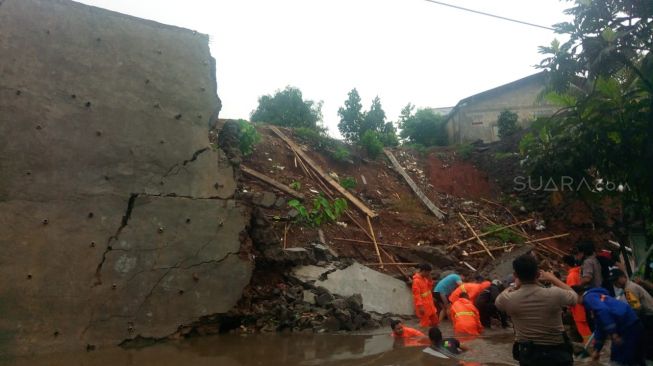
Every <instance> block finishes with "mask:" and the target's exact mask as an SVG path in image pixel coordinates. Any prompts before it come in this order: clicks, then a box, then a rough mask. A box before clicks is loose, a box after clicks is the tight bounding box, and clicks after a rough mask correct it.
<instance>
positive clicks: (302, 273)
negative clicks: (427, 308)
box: [292, 263, 413, 315]
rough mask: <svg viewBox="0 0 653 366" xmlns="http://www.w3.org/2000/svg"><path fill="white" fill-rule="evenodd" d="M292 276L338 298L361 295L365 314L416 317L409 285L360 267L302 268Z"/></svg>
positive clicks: (356, 265)
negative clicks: (322, 288) (366, 312)
mask: <svg viewBox="0 0 653 366" xmlns="http://www.w3.org/2000/svg"><path fill="white" fill-rule="evenodd" d="M324 274H326V278H325V279H324V276H323V275H324ZM292 276H293V277H295V278H297V279H298V280H300V281H303V282H308V283H312V284H313V285H315V286H322V287H324V288H326V289H327V290H329V291H330V292H331V293H333V294H336V295H340V296H351V295H354V294H360V295H361V296H362V297H363V309H364V310H366V311H371V312H375V313H379V314H386V313H390V314H397V315H412V314H413V300H412V293H411V291H410V289H409V288H408V287H407V286H406V283H404V282H403V281H400V280H398V279H396V278H393V277H390V276H388V275H386V274H383V273H381V272H377V271H375V270H373V269H370V268H368V267H365V266H363V265H361V264H359V263H354V264H352V265H351V266H349V267H347V268H345V269H337V268H335V267H333V266H329V267H319V266H301V267H297V268H295V269H294V270H293V271H292Z"/></svg>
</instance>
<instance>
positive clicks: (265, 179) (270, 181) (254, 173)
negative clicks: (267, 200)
mask: <svg viewBox="0 0 653 366" xmlns="http://www.w3.org/2000/svg"><path fill="white" fill-rule="evenodd" d="M240 170H242V171H243V173H245V174H247V175H249V176H251V177H254V178H256V179H259V180H261V181H263V182H265V183H267V184H269V185H271V186H272V187H274V188H276V189H278V190H280V191H282V192H285V193H288V194H289V195H291V196H293V197H295V198H297V199H299V200H303V199H304V195H303V194H301V193H299V192H297V191H296V190H294V189H292V188H290V187H288V186H287V185H285V184H283V183H280V182H277V181H276V180H274V179H272V178H270V177H268V176H267V175H265V174H263V173H259V172H257V171H256V170H254V169H250V168H248V167H246V166H244V165H242V164H241V165H240Z"/></svg>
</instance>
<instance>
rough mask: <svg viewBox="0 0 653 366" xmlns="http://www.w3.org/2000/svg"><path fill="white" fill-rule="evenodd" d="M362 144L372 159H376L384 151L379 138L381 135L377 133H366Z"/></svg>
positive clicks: (370, 131) (369, 131)
mask: <svg viewBox="0 0 653 366" xmlns="http://www.w3.org/2000/svg"><path fill="white" fill-rule="evenodd" d="M360 144H361V146H362V147H363V148H364V149H365V151H367V154H368V155H369V156H370V157H371V158H376V157H377V156H379V154H381V152H382V151H383V143H382V142H381V139H380V138H379V133H378V132H376V131H372V130H367V131H365V133H364V134H363V137H361V141H360Z"/></svg>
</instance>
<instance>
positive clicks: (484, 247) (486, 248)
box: [458, 212, 495, 259]
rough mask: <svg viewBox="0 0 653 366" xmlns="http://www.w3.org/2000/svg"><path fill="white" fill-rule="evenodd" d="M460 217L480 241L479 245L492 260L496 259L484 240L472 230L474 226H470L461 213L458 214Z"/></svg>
mask: <svg viewBox="0 0 653 366" xmlns="http://www.w3.org/2000/svg"><path fill="white" fill-rule="evenodd" d="M458 216H460V218H461V219H462V220H463V221H464V222H465V225H467V228H468V229H469V231H471V232H472V234H473V235H474V236H475V237H476V241H478V243H479V244H481V246H482V247H483V249H485V251H486V252H487V254H488V255H489V256H490V258H492V259H495V258H494V255H492V252H491V251H490V250H489V249H488V247H487V246H486V245H485V243H484V242H483V240H481V238H480V237H479V236H478V235H477V234H476V231H474V228H472V226H471V225H470V224H469V222H467V220H466V219H465V216H463V214H461V213H460V212H458Z"/></svg>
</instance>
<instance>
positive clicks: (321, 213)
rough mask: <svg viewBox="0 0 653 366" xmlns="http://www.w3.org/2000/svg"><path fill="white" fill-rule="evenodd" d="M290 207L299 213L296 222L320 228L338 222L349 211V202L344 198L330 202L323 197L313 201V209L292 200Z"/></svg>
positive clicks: (320, 196) (289, 203)
mask: <svg viewBox="0 0 653 366" xmlns="http://www.w3.org/2000/svg"><path fill="white" fill-rule="evenodd" d="M288 206H290V207H292V208H294V209H295V210H297V212H298V213H299V214H298V215H297V217H296V218H295V221H297V222H299V223H302V224H305V225H308V226H312V227H318V226H322V225H323V224H326V223H328V222H334V221H337V220H338V219H339V218H340V216H342V214H343V213H344V212H345V210H347V201H345V199H344V198H336V199H335V200H333V201H332V202H329V200H328V199H327V198H325V197H324V196H323V195H319V196H318V197H316V198H314V199H313V208H312V209H310V210H309V209H308V208H306V206H304V205H303V204H302V203H301V202H299V201H298V200H291V201H289V202H288Z"/></svg>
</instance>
